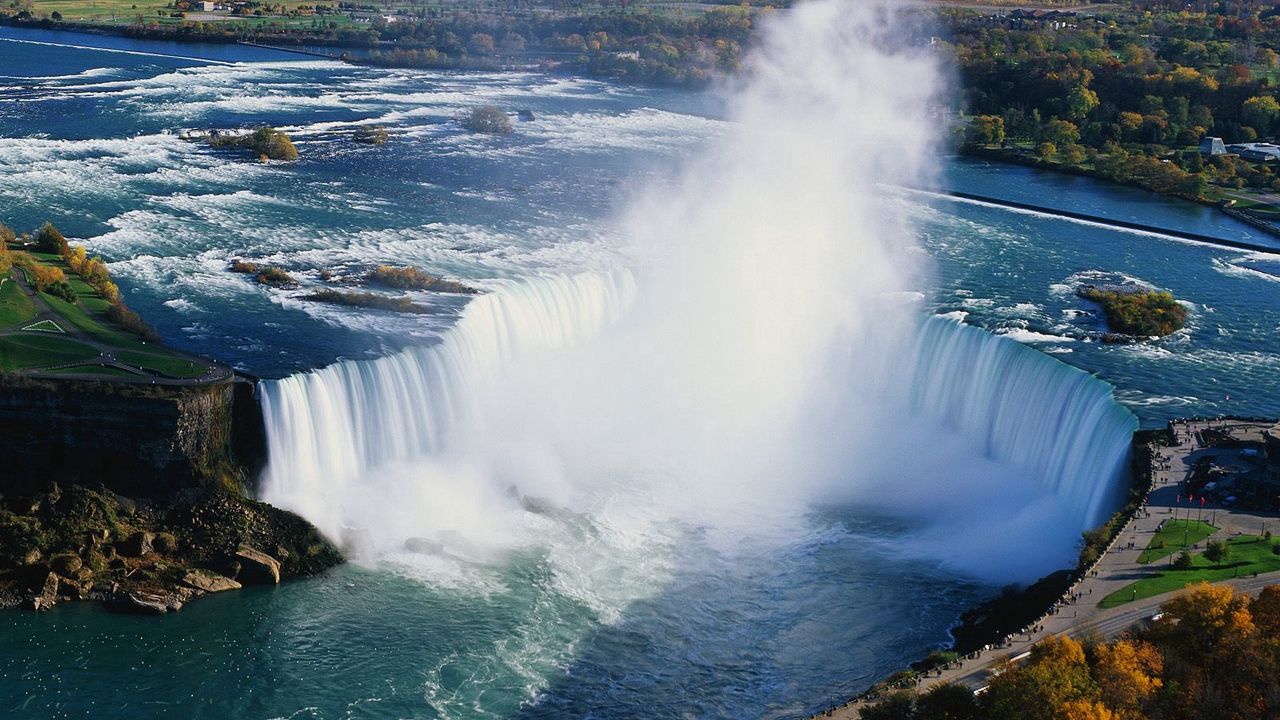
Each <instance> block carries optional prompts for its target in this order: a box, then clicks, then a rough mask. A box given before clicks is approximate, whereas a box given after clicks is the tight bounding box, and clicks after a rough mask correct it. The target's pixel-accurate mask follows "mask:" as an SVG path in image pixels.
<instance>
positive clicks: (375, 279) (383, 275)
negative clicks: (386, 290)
mask: <svg viewBox="0 0 1280 720" xmlns="http://www.w3.org/2000/svg"><path fill="white" fill-rule="evenodd" d="M366 277H367V278H368V280H369V282H372V283H377V284H380V285H386V286H388V287H393V288H400V289H402V290H427V291H430V292H442V293H458V294H461V295H475V294H477V293H478V292H480V291H479V290H476V289H475V288H473V287H470V286H468V285H464V284H463V283H460V282H458V281H457V280H446V279H444V278H442V277H439V276H436V275H431V274H428V273H426V272H423V271H422V270H419V269H417V268H412V267H396V266H394V265H379V266H378V267H376V268H374V269H373V270H370V271H369V274H368V275H367V276H366Z"/></svg>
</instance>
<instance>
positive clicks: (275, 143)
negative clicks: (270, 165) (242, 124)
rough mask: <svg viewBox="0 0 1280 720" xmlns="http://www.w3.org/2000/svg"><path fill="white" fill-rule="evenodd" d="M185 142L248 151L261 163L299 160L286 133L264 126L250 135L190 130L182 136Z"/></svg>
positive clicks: (296, 150) (249, 133)
mask: <svg viewBox="0 0 1280 720" xmlns="http://www.w3.org/2000/svg"><path fill="white" fill-rule="evenodd" d="M181 137H182V139H184V140H204V141H206V142H208V143H209V145H210V147H215V148H230V149H237V150H248V151H249V152H252V153H253V154H254V155H256V156H257V158H258V160H259V161H261V162H266V161H268V160H278V161H281V162H292V161H294V160H297V159H298V149H297V148H296V147H294V145H293V140H292V139H290V138H289V136H288V135H286V134H285V133H283V132H281V131H279V130H277V129H275V128H273V127H270V126H263V127H259V128H256V129H254V130H253V131H252V132H248V133H231V132H223V131H220V130H209V131H203V130H189V131H186V132H184V133H183V134H182V135H181Z"/></svg>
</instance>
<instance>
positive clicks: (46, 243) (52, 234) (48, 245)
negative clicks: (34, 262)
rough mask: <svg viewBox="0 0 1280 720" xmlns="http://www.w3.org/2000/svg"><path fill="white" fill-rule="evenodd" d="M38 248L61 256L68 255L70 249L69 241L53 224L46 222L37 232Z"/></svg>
mask: <svg viewBox="0 0 1280 720" xmlns="http://www.w3.org/2000/svg"><path fill="white" fill-rule="evenodd" d="M36 247H38V248H40V249H41V250H43V251H44V252H51V253H56V254H58V255H60V256H62V255H66V254H67V252H68V250H69V248H68V246H67V239H66V238H65V237H63V236H62V233H60V232H58V228H56V227H54V226H53V223H48V222H46V223H45V224H44V225H41V226H40V229H39V230H37V231H36Z"/></svg>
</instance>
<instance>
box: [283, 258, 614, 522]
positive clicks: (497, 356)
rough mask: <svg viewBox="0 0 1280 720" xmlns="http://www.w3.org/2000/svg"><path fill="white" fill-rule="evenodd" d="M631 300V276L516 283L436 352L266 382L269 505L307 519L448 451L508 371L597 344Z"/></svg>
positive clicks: (477, 308) (488, 297)
mask: <svg viewBox="0 0 1280 720" xmlns="http://www.w3.org/2000/svg"><path fill="white" fill-rule="evenodd" d="M634 294H635V282H634V280H633V278H632V277H631V275H630V274H629V273H626V272H618V273H614V274H581V275H576V276H572V277H551V278H544V279H533V280H528V281H525V282H522V283H511V284H509V285H508V286H506V287H505V288H502V289H501V290H499V291H497V292H491V293H487V294H485V295H482V296H480V297H478V298H477V299H475V300H473V301H472V302H471V303H469V304H468V305H467V306H466V308H465V309H464V310H463V313H462V317H461V318H460V319H459V321H458V323H457V325H456V326H455V327H454V328H452V329H451V330H450V332H449V333H448V334H446V335H445V337H444V338H443V340H442V341H441V342H440V343H438V344H436V345H432V346H428V347H414V348H409V349H407V350H403V351H401V352H398V353H395V354H392V355H389V356H386V357H382V358H378V359H376V360H347V361H342V362H338V363H334V364H333V365H330V366H328V367H325V368H321V369H319V370H314V371H311V372H306V373H301V374H298V375H293V376H290V377H287V378H284V379H281V380H273V381H265V382H263V383H262V385H261V403H262V413H263V417H264V419H265V424H266V431H267V447H268V453H269V454H268V466H267V468H266V470H265V472H264V476H263V479H262V483H261V484H262V491H263V494H264V497H266V498H267V499H268V500H270V501H271V502H275V503H277V504H280V505H283V506H286V507H293V508H295V509H298V510H299V511H303V512H304V514H305V511H306V510H307V509H308V508H310V509H313V510H315V509H317V507H316V506H317V505H321V504H323V503H324V502H325V498H327V497H329V496H330V495H332V489H333V488H335V487H340V486H344V485H350V484H352V483H358V482H359V480H360V478H361V476H362V475H364V474H365V473H368V472H370V471H372V470H374V469H376V468H378V467H379V466H382V465H385V464H387V463H390V462H395V461H402V460H409V459H412V458H415V457H420V456H423V455H426V454H429V453H432V452H438V451H440V450H441V449H442V448H443V447H444V443H445V442H446V438H447V436H448V433H449V430H450V428H451V427H452V426H453V425H454V424H455V423H456V422H457V420H458V419H459V418H460V417H462V416H464V415H465V414H466V413H468V412H469V411H470V410H471V409H472V408H471V405H472V403H473V402H474V401H475V399H476V398H477V396H478V395H479V393H481V392H482V391H483V390H484V389H485V388H486V387H487V386H489V385H490V384H491V383H492V382H493V381H494V380H495V379H496V378H497V376H498V374H499V372H500V370H501V369H502V368H503V366H505V365H507V364H509V363H510V362H511V361H513V360H514V359H516V358H517V357H520V356H522V355H528V354H530V353H535V352H539V351H545V350H554V349H558V348H564V347H568V346H570V345H573V344H575V343H579V342H582V341H583V340H585V339H587V338H590V337H592V336H593V335H595V334H596V333H597V332H599V331H600V329H601V328H603V327H605V326H606V325H609V324H612V323H614V322H616V321H617V319H618V318H619V317H620V316H621V314H622V312H623V310H624V309H625V308H626V307H627V306H628V305H629V304H630V303H631V300H632V298H633V296H634ZM314 519H315V517H314V516H313V520H314ZM322 529H328V530H330V531H332V530H333V528H332V527H330V528H324V527H323V526H322Z"/></svg>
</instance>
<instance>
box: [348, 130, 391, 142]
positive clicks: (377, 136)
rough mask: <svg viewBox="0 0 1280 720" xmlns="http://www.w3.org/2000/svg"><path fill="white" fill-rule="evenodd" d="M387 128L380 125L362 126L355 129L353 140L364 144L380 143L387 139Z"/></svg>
mask: <svg viewBox="0 0 1280 720" xmlns="http://www.w3.org/2000/svg"><path fill="white" fill-rule="evenodd" d="M388 137H389V136H388V135H387V129H386V128H385V127H383V126H381V125H372V126H370V127H362V128H360V129H359V130H356V134H355V141H356V142H358V143H364V144H366V145H382V144H383V143H385V142H386V141H387V139H388Z"/></svg>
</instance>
